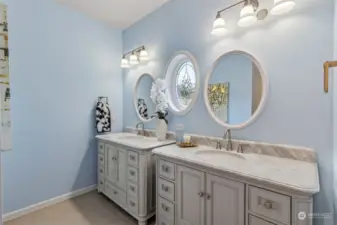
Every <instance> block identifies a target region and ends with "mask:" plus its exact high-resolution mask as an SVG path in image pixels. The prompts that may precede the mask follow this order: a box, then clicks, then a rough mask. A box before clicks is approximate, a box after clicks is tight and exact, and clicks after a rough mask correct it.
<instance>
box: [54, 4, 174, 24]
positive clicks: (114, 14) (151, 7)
mask: <svg viewBox="0 0 337 225" xmlns="http://www.w3.org/2000/svg"><path fill="white" fill-rule="evenodd" d="M57 1H59V2H61V3H63V4H65V5H68V6H71V7H72V8H73V9H75V10H78V11H81V12H84V13H85V14H87V15H89V16H90V17H92V18H93V19H97V20H100V21H102V22H105V23H108V24H109V25H111V26H113V27H116V28H122V29H125V28H127V27H129V26H131V25H132V24H134V23H136V22H137V21H139V20H140V19H142V18H143V17H144V16H146V15H147V14H149V13H151V12H153V11H155V10H156V9H158V8H159V7H160V6H162V5H163V4H165V3H166V2H168V1H169V0H57Z"/></svg>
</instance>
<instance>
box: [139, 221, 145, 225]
mask: <svg viewBox="0 0 337 225" xmlns="http://www.w3.org/2000/svg"><path fill="white" fill-rule="evenodd" d="M146 224H147V221H138V225H146Z"/></svg>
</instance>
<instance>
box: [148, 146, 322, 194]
mask: <svg viewBox="0 0 337 225" xmlns="http://www.w3.org/2000/svg"><path fill="white" fill-rule="evenodd" d="M203 150H215V149H212V148H211V147H207V146H199V147H197V148H190V149H182V148H179V147H178V146H177V145H169V146H164V147H160V148H156V149H154V150H153V153H154V154H155V155H159V156H163V157H166V158H169V159H172V160H179V161H183V162H187V163H191V164H193V165H200V166H203V167H206V168H209V169H212V170H216V171H221V172H224V173H228V174H230V175H235V176H238V177H239V178H240V177H241V178H247V179H254V180H257V181H261V182H264V183H268V184H271V185H276V186H278V187H283V188H286V189H291V190H294V191H297V192H300V193H304V194H309V195H313V194H315V193H317V192H319V179H318V168H317V163H315V162H306V161H300V160H293V159H287V158H280V157H274V156H268V155H262V154H253V153H236V152H230V153H229V155H228V157H227V156H222V157H218V156H217V155H214V156H210V155H207V157H205V156H204V157H203V158H202V157H201V156H200V155H199V156H198V155H197V154H196V152H198V151H203ZM220 151H226V150H220ZM230 154H233V156H231V155H230ZM237 155H239V156H237Z"/></svg>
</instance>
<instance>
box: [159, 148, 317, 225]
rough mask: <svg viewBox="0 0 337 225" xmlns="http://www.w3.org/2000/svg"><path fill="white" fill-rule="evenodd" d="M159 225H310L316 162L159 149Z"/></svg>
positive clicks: (250, 154)
mask: <svg viewBox="0 0 337 225" xmlns="http://www.w3.org/2000/svg"><path fill="white" fill-rule="evenodd" d="M153 153H154V154H155V155H156V161H157V163H156V165H157V225H205V224H207V225H311V224H312V218H311V213H312V210H313V198H312V196H313V195H314V194H315V193H317V192H319V181H318V170H317V164H316V163H315V162H308V161H301V160H294V159H289V158H280V157H275V156H268V155H263V154H253V153H236V152H233V151H226V150H215V149H213V148H211V147H207V146H200V147H198V148H194V149H189V150H186V149H181V148H179V147H178V146H176V145H170V146H165V147H161V148H157V149H155V150H154V151H153Z"/></svg>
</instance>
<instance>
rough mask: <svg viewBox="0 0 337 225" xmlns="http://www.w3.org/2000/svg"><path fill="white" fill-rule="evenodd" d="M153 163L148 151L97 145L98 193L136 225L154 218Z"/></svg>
mask: <svg viewBox="0 0 337 225" xmlns="http://www.w3.org/2000/svg"><path fill="white" fill-rule="evenodd" d="M153 168H154V161H153V160H152V157H151V151H147V152H146V151H142V152H136V151H133V150H129V149H127V148H122V147H119V146H115V145H114V144H113V143H110V142H109V143H105V142H102V141H99V142H98V187H97V189H98V192H100V193H102V194H104V195H106V196H107V197H108V198H109V199H111V200H112V201H114V202H115V203H116V204H117V205H119V206H120V207H122V208H123V209H124V210H125V211H127V212H128V213H129V214H130V215H131V216H133V217H134V218H135V219H137V220H138V224H139V225H145V224H146V221H147V220H148V219H149V218H151V217H152V216H153V215H154V214H155V201H154V198H155V195H154V194H155V191H154V189H155V183H154V174H153Z"/></svg>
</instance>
